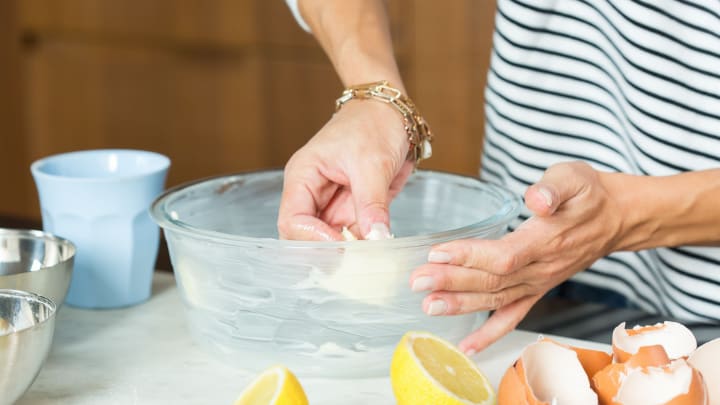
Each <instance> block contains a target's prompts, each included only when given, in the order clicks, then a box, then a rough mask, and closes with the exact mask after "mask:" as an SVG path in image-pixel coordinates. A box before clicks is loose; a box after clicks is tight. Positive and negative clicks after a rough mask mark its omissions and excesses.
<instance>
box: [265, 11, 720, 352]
mask: <svg viewBox="0 0 720 405" xmlns="http://www.w3.org/2000/svg"><path fill="white" fill-rule="evenodd" d="M288 3H289V4H290V6H291V8H292V9H293V11H294V13H295V15H296V17H297V18H298V20H299V21H300V23H301V24H303V25H304V27H305V28H306V29H307V30H309V31H311V32H312V33H313V34H314V35H315V37H316V38H317V40H318V41H319V42H320V44H321V45H322V47H323V48H324V49H325V51H326V52H327V54H328V55H329V57H330V60H331V61H332V63H333V65H334V66H335V68H336V70H337V72H338V74H339V75H340V78H341V80H342V81H343V83H344V84H345V86H347V87H350V86H353V85H358V84H361V83H368V82H377V81H380V80H386V81H387V82H388V83H389V86H391V87H393V88H394V89H396V90H397V91H399V92H401V93H402V94H406V92H405V89H404V88H403V85H402V78H401V77H400V74H399V72H398V69H397V65H396V62H395V59H394V57H393V51H392V45H391V40H390V34H389V29H388V19H387V15H386V11H385V8H384V5H383V2H382V1H380V0H373V1H369V0H345V1H332V0H299V1H298V2H294V1H288ZM392 91H394V90H392ZM371 98H372V97H371ZM402 118H403V116H402V115H400V114H398V111H397V110H395V109H394V108H393V105H390V104H387V103H381V102H377V101H375V100H372V99H359V98H358V97H355V98H352V97H351V98H350V99H349V100H347V99H346V100H345V101H344V102H343V103H342V106H341V107H340V109H339V111H338V112H337V113H336V114H335V115H334V116H333V117H332V118H331V119H330V121H329V122H328V123H327V124H326V125H325V126H324V127H323V128H322V129H321V130H320V131H319V132H318V133H317V134H316V135H315V136H314V137H313V138H312V139H311V140H310V141H309V142H308V143H307V144H306V145H305V146H303V148H301V149H300V150H298V151H297V153H295V155H293V157H292V158H291V159H290V161H289V162H288V164H287V167H286V169H285V174H286V180H285V188H284V191H283V198H282V203H281V208H280V216H279V221H278V227H279V230H280V233H281V236H283V237H285V238H291V239H325V240H328V239H330V240H335V239H340V238H341V236H340V234H339V230H340V229H341V227H342V226H344V225H352V226H353V227H354V230H355V231H356V233H359V234H361V235H367V234H369V233H371V231H372V234H373V235H381V236H388V235H389V234H390V230H389V228H388V204H389V202H390V200H391V199H392V198H393V196H394V195H395V194H396V193H397V192H398V191H399V190H400V189H401V188H402V186H403V184H404V183H405V181H406V179H407V177H408V175H409V174H410V172H411V171H412V168H413V165H414V162H413V161H412V159H410V160H408V159H406V156H408V150H409V149H410V148H411V147H412V146H413V145H411V144H410V141H409V140H408V133H406V131H405V129H404V127H403V119H402ZM486 120H487V125H486V135H485V145H484V148H483V159H482V161H483V167H482V170H481V176H482V177H483V178H484V179H486V180H488V181H492V182H496V183H498V184H502V185H504V186H506V187H508V188H510V189H512V190H514V191H515V192H517V193H521V194H522V193H524V196H525V205H526V210H525V212H524V213H523V215H521V218H520V220H519V221H518V222H520V221H523V222H522V223H520V224H515V226H513V228H514V230H513V231H512V232H510V233H509V234H507V235H506V236H505V237H503V238H502V239H500V240H462V241H455V242H452V243H447V244H443V245H439V246H434V247H433V249H432V251H431V252H430V254H429V257H428V263H427V264H425V265H423V266H421V267H420V268H418V269H416V270H415V271H414V273H413V275H412V277H411V280H410V283H411V288H412V289H413V290H415V291H427V292H428V295H427V297H426V298H425V300H424V302H423V309H424V310H425V311H426V312H427V313H428V314H430V315H436V316H440V315H452V314H458V313H466V312H472V311H481V310H494V312H493V315H492V316H491V317H490V318H489V319H488V321H487V322H486V323H485V324H484V325H483V326H482V327H481V328H480V329H479V330H478V331H476V332H474V333H473V334H472V335H471V336H469V337H467V338H466V339H465V340H464V341H463V342H461V344H460V348H461V349H462V350H464V351H465V352H466V353H468V354H473V353H475V352H477V351H478V350H481V349H483V348H484V347H486V346H487V345H489V344H490V343H492V342H493V341H495V340H497V339H498V338H500V337H501V336H503V335H504V334H506V333H507V332H509V331H510V330H512V329H513V328H514V327H515V326H516V325H517V324H518V323H519V322H520V320H521V319H522V318H523V317H524V316H525V315H526V314H527V312H528V311H529V310H530V308H531V307H532V305H533V304H534V303H535V302H537V300H539V299H540V298H541V297H542V296H543V294H545V293H546V292H547V291H548V290H550V289H551V288H553V287H554V286H556V285H558V284H559V283H561V282H563V281H564V280H566V279H568V278H569V277H571V276H574V278H573V280H576V281H579V282H582V283H585V284H587V285H591V286H597V287H601V288H606V289H610V290H613V291H615V292H617V293H619V294H620V295H622V296H623V297H625V298H626V299H627V300H628V301H629V302H630V303H631V304H633V305H636V306H638V307H640V308H642V309H644V310H647V311H651V312H654V313H660V314H663V315H669V316H674V317H677V318H680V319H685V320H700V321H710V322H718V321H720V249H719V248H718V247H717V246H718V245H719V244H720V3H718V2H716V1H709V0H708V1H703V0H695V1H691V0H665V1H660V2H657V1H650V0H634V1H629V0H622V1H621V0H614V1H608V0H577V1H554V0H542V1H531V0H517V1H511V0H499V2H498V12H497V16H496V27H495V34H494V49H493V54H492V61H491V68H490V72H489V77H488V85H487V89H486ZM411 135H412V134H411ZM414 141H416V142H417V139H414ZM410 155H412V153H411V154H410Z"/></svg>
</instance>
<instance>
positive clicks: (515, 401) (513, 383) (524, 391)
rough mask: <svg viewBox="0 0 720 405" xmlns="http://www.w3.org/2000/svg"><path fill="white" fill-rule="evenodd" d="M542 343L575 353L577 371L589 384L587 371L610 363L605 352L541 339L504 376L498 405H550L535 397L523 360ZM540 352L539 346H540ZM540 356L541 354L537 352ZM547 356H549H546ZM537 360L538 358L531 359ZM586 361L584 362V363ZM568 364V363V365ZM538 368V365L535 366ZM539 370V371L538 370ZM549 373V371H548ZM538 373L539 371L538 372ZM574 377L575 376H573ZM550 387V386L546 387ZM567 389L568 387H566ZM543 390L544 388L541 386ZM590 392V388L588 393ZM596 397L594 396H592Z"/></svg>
mask: <svg viewBox="0 0 720 405" xmlns="http://www.w3.org/2000/svg"><path fill="white" fill-rule="evenodd" d="M541 343H549V344H553V345H555V346H557V347H559V348H562V349H563V350H566V351H571V352H574V353H575V355H576V356H577V358H578V362H579V367H578V363H574V364H575V366H574V367H577V368H576V370H578V372H580V373H581V374H583V377H582V378H587V379H588V380H587V381H588V383H589V377H588V376H587V370H595V369H598V368H601V365H602V364H607V363H609V362H610V355H609V354H607V353H604V352H598V351H595V350H586V349H577V348H574V347H570V346H567V345H563V344H560V343H558V342H555V341H553V340H552V339H546V338H543V339H540V340H539V341H538V342H536V343H533V344H531V345H528V346H526V347H525V350H524V351H523V353H522V354H521V355H520V358H519V359H518V360H517V361H516V362H515V364H513V366H511V367H510V368H508V370H507V371H506V372H505V375H504V376H503V378H502V380H501V381H500V385H499V387H498V396H497V398H498V405H549V403H548V402H544V401H541V400H540V399H538V398H537V397H536V395H535V392H534V391H533V387H532V386H531V384H530V382H529V381H528V378H527V375H526V373H525V365H524V363H523V361H524V360H523V359H524V358H525V356H529V354H527V353H529V352H530V351H532V350H530V348H531V347H532V346H534V345H537V344H541ZM538 350H539V346H538ZM547 350H548V349H545V350H543V352H545V353H550V352H548V351H547ZM536 353H538V355H539V352H536ZM546 355H547V354H546ZM531 358H536V359H537V357H531ZM583 360H584V362H583ZM566 364H567V363H566ZM535 367H537V365H535ZM541 367H542V369H543V370H545V367H562V366H561V365H560V364H550V363H542V365H541ZM570 369H572V367H568V370H570ZM536 370H537V369H536ZM547 370H548V371H549V369H547ZM579 370H583V371H579ZM536 372H537V371H536ZM573 375H574V374H573ZM553 381H559V380H553ZM551 386H554V387H555V389H558V386H561V387H562V382H560V384H553V385H551ZM545 387H548V386H545ZM565 387H566V386H565ZM540 388H541V389H542V386H540ZM566 390H567V389H561V391H566ZM589 390H590V387H588V391H589ZM555 392H556V394H554V395H562V394H560V391H555ZM591 395H593V397H594V394H591Z"/></svg>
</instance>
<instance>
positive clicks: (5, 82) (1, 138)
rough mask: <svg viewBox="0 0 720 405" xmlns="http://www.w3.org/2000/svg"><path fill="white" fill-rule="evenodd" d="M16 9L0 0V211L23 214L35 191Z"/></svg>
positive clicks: (14, 4)
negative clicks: (28, 150) (26, 136)
mask: <svg viewBox="0 0 720 405" xmlns="http://www.w3.org/2000/svg"><path fill="white" fill-rule="evenodd" d="M18 38H19V34H18V25H17V8H16V3H15V2H13V1H0V89H2V92H1V94H2V96H0V213H6V215H13V216H20V215H23V214H24V213H25V210H24V207H25V205H26V204H27V201H28V200H29V199H30V198H31V197H29V196H30V195H32V194H33V193H34V186H33V184H32V177H31V176H30V167H29V166H30V161H29V158H28V157H27V155H26V153H25V141H24V138H23V136H22V133H23V120H22V106H21V104H22V96H23V94H22V87H21V77H22V72H21V66H20V63H21V59H20V57H21V54H20V46H21V44H20V42H19V40H18Z"/></svg>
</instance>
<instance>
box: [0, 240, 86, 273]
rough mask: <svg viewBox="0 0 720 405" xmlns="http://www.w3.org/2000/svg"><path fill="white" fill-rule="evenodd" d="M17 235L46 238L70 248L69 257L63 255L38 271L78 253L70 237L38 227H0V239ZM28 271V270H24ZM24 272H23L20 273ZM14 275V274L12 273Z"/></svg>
mask: <svg viewBox="0 0 720 405" xmlns="http://www.w3.org/2000/svg"><path fill="white" fill-rule="evenodd" d="M8 236H9V237H16V238H18V239H20V238H28V239H36V240H40V239H41V240H44V241H49V242H53V243H57V244H58V245H61V246H66V247H67V248H68V254H67V257H63V259H62V260H59V261H58V262H57V263H55V264H53V265H51V266H43V267H41V268H40V269H38V270H36V271H41V270H44V269H49V268H51V267H55V266H57V265H58V264H62V263H65V262H67V261H68V260H70V259H72V258H73V257H74V256H75V254H76V253H77V248H76V247H75V244H74V243H73V242H72V241H70V240H69V239H65V238H63V237H60V236H57V235H55V234H52V233H50V232H46V231H40V230H37V229H14V228H0V239H2V238H4V237H8ZM23 273H27V272H23ZM19 274H22V273H19ZM11 275H14V274H11Z"/></svg>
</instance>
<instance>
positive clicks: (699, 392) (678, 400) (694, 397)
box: [667, 368, 712, 405]
mask: <svg viewBox="0 0 720 405" xmlns="http://www.w3.org/2000/svg"><path fill="white" fill-rule="evenodd" d="M706 400H707V393H706V391H705V384H704V383H703V379H702V376H701V375H700V373H699V372H698V371H697V370H696V369H694V368H693V379H692V381H691V382H690V389H689V390H688V392H687V394H683V395H679V396H677V397H675V398H674V399H673V400H671V401H670V402H668V403H667V405H706V404H710V405H712V403H708V402H706Z"/></svg>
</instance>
